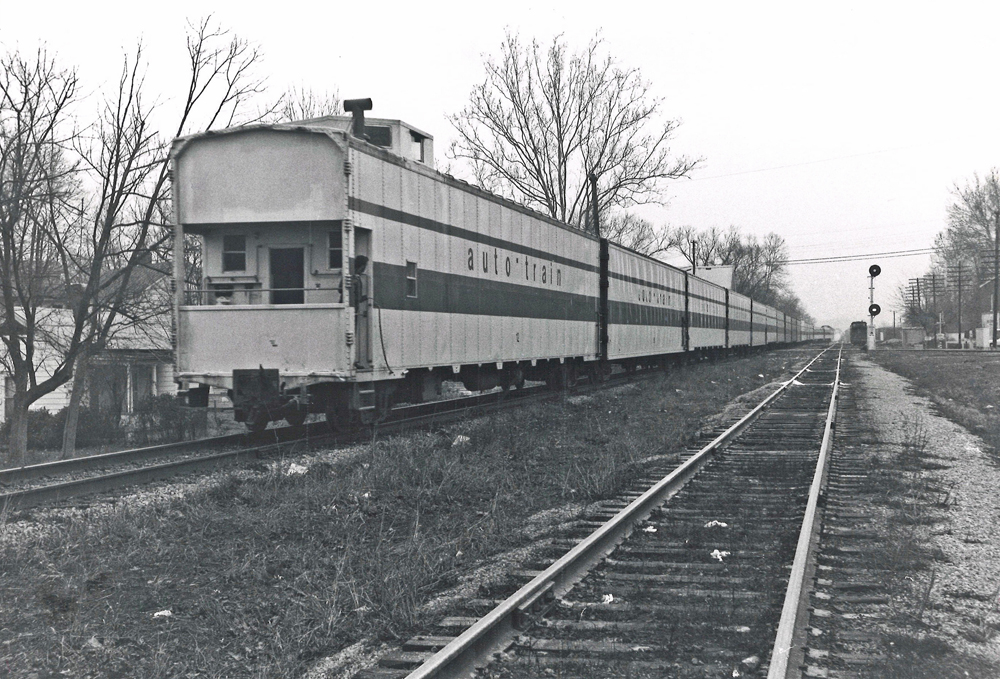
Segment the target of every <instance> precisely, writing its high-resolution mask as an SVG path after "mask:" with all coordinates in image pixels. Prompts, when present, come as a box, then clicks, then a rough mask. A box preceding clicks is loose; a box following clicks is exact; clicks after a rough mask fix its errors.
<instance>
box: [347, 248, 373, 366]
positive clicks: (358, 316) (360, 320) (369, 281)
mask: <svg viewBox="0 0 1000 679" xmlns="http://www.w3.org/2000/svg"><path fill="white" fill-rule="evenodd" d="M371 248H372V232H371V231H369V230H368V229H361V228H357V229H355V230H354V260H353V261H352V262H351V264H352V271H353V273H354V276H355V277H356V280H355V281H353V285H352V287H353V295H352V299H351V305H352V306H353V307H354V330H355V332H354V336H355V337H356V338H357V342H358V346H357V352H358V353H357V358H356V360H355V367H356V368H358V369H360V370H371V368H372V352H371V347H372V340H371V337H372V333H371V327H372V308H373V306H374V299H375V276H374V273H375V271H374V262H372V261H371V258H372V252H371ZM362 257H363V258H364V259H361V258H362ZM360 262H365V265H364V268H363V269H362V267H361V266H360Z"/></svg>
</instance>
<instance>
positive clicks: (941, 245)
mask: <svg viewBox="0 0 1000 679" xmlns="http://www.w3.org/2000/svg"><path fill="white" fill-rule="evenodd" d="M952 195H953V196H954V202H953V203H952V204H951V205H950V206H948V227H947V229H946V230H945V232H944V234H943V236H940V237H939V238H938V239H937V240H936V241H935V250H936V253H935V254H936V256H937V259H938V260H939V263H943V264H945V265H946V266H948V267H949V268H952V269H953V268H955V267H957V265H958V263H960V262H961V263H965V264H967V265H968V266H970V267H971V268H974V270H975V272H976V278H977V280H979V281H981V282H982V283H983V284H984V285H985V284H987V283H990V284H991V285H989V286H988V287H989V288H990V289H992V291H993V294H992V299H994V300H996V299H1000V276H998V275H997V269H998V267H1000V170H998V169H997V168H993V169H991V170H990V171H989V172H988V173H987V174H986V176H984V177H980V176H979V175H978V174H974V175H973V176H972V180H971V181H968V182H966V184H965V186H958V185H956V186H955V187H954V189H953V190H952ZM979 290H980V288H979V287H978V286H977V287H976V288H974V291H973V299H972V301H973V302H974V304H976V306H977V307H978V308H980V309H986V310H987V311H990V310H993V312H994V313H993V323H992V325H993V327H992V334H991V338H992V339H991V342H992V343H995V342H996V341H997V334H998V329H997V324H998V320H997V314H996V309H995V307H996V304H990V296H988V295H987V294H983V293H979ZM977 293H978V294H977ZM963 306H965V305H964V304H963Z"/></svg>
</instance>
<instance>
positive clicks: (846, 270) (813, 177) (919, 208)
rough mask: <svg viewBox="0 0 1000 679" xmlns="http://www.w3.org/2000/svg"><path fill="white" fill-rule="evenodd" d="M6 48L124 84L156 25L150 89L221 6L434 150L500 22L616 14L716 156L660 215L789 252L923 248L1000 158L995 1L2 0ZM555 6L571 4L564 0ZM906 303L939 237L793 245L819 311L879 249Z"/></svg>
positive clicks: (667, 106)
mask: <svg viewBox="0 0 1000 679" xmlns="http://www.w3.org/2000/svg"><path fill="white" fill-rule="evenodd" d="M4 4H5V6H4V7H3V9H2V19H0V43H2V46H3V47H4V48H5V49H12V48H15V47H20V48H21V49H29V50H33V49H35V48H36V47H37V46H38V44H39V43H45V44H47V46H48V48H49V50H50V52H54V53H55V55H56V56H57V57H58V59H59V60H60V61H61V62H62V63H64V64H66V65H76V66H77V67H78V68H79V69H80V74H81V76H82V77H83V80H84V84H85V86H86V87H87V88H88V90H89V91H96V90H98V89H99V88H100V87H101V86H102V85H107V84H113V82H114V80H115V78H116V76H117V73H118V71H119V69H120V64H121V59H122V55H123V54H124V52H125V51H131V50H133V49H134V47H135V44H136V42H137V41H138V40H139V39H140V38H141V39H142V40H143V42H144V44H145V46H146V53H147V56H148V57H149V58H150V62H151V63H150V66H149V70H148V74H147V81H148V84H149V86H150V88H151V91H153V92H155V93H157V95H158V96H159V98H160V99H161V100H162V101H163V102H164V103H165V104H166V105H169V103H170V102H172V101H176V100H177V99H178V98H179V97H180V94H181V92H180V90H182V89H183V87H184V80H183V79H184V76H185V71H184V69H185V63H184V61H185V57H186V55H185V53H184V49H185V48H184V30H185V23H186V20H187V19H191V20H193V21H197V20H198V19H199V18H200V17H202V16H204V15H205V14H206V13H208V12H212V13H214V16H215V18H216V19H217V20H218V21H219V22H220V23H221V24H222V25H224V26H226V27H229V28H231V29H233V30H234V31H235V32H236V33H237V34H239V35H240V36H241V37H244V38H246V39H248V40H250V41H252V42H255V43H257V44H258V45H259V46H260V48H261V49H262V51H263V53H264V55H265V61H264V63H263V71H264V73H265V74H266V75H267V76H268V78H269V85H270V87H271V88H272V89H273V91H274V93H275V94H278V93H280V92H282V91H284V90H286V89H287V88H288V87H291V86H297V87H305V88H313V89H315V90H323V89H330V90H336V91H337V92H339V94H340V95H341V97H344V98H354V97H371V98H372V99H373V100H374V104H375V107H374V110H373V111H372V113H371V115H374V116H379V117H387V118H401V119H403V120H406V121H407V122H410V123H411V124H413V125H415V126H416V127H418V128H421V129H423V130H425V131H427V132H429V133H430V134H432V135H434V137H435V145H436V149H437V156H438V161H439V162H441V161H443V152H444V149H445V148H446V147H447V145H448V142H449V140H450V139H451V138H452V136H453V133H452V130H451V127H450V125H449V123H448V122H447V120H446V119H445V116H446V115H447V114H449V113H454V112H457V111H459V110H460V109H461V108H462V106H463V105H464V103H465V101H466V100H467V98H468V94H469V92H470V90H471V89H472V88H473V86H474V85H476V84H477V83H479V82H481V81H482V78H483V69H482V61H483V55H484V54H496V53H497V52H498V50H499V45H500V43H501V41H502V39H503V35H504V31H505V29H507V28H509V29H511V30H513V31H516V32H519V33H520V34H521V35H522V37H524V38H531V37H537V38H539V39H540V40H542V41H547V40H550V39H551V38H552V36H553V35H555V34H557V33H564V34H565V36H566V38H567V40H568V42H570V44H571V45H583V44H585V43H586V41H587V40H588V39H589V38H590V37H591V36H592V35H593V34H594V32H595V31H597V30H600V31H601V35H602V36H603V38H604V40H605V43H606V46H607V49H608V50H609V51H610V53H611V54H613V55H615V56H616V58H617V59H618V60H619V62H620V63H621V64H622V65H623V66H629V67H631V66H635V67H639V68H640V69H641V71H642V73H643V75H644V76H645V78H646V79H647V80H649V81H650V82H651V84H652V89H653V92H654V93H655V94H657V95H658V96H661V97H662V98H663V99H664V106H663V109H664V111H665V112H666V114H667V115H668V116H669V117H671V118H679V119H681V120H682V121H683V124H682V126H681V127H680V128H679V130H678V132H677V135H676V137H675V139H674V141H673V144H672V148H673V149H674V150H675V151H677V152H679V153H684V154H687V155H692V156H701V157H704V158H705V162H704V164H703V165H702V166H701V167H700V168H699V169H698V170H697V171H696V172H695V173H694V174H693V178H692V179H691V180H689V181H688V180H680V181H678V182H674V183H672V184H671V185H670V186H669V189H668V194H669V205H667V206H666V207H662V208H660V207H657V208H647V209H645V210H643V213H642V214H643V215H644V216H646V217H648V218H650V219H652V220H653V221H654V222H656V223H660V224H670V225H691V226H694V227H696V228H699V229H707V228H710V227H713V226H716V227H722V228H726V227H729V226H730V225H735V226H738V227H740V228H741V229H743V230H745V231H747V232H752V233H755V234H759V235H764V234H766V233H768V232H770V231H774V232H776V233H778V234H780V235H781V236H782V237H784V239H785V241H786V242H787V243H788V245H789V252H790V256H791V258H792V259H793V260H796V259H808V258H814V257H822V256H828V255H853V254H867V253H877V252H891V251H899V250H912V249H916V248H927V247H930V246H931V245H932V243H933V239H934V236H935V234H937V233H938V232H940V231H941V230H942V229H943V228H944V226H945V220H946V209H947V206H948V204H949V202H950V200H951V195H950V191H951V188H952V187H953V186H954V184H955V183H963V184H964V182H965V181H966V180H967V179H968V178H970V177H971V176H972V174H973V173H974V172H979V173H983V172H986V171H988V170H989V169H990V168H991V167H993V166H1000V126H998V120H1000V116H998V111H1000V106H998V104H1000V84H998V82H997V81H998V74H1000V69H998V67H997V65H998V57H1000V55H998V52H997V38H996V27H997V26H998V25H1000V22H998V19H1000V3H994V2H985V1H983V2H970V3H956V2H949V3H948V4H947V6H945V4H944V3H940V4H939V5H937V8H936V9H935V8H934V7H932V6H929V3H912V2H906V3H904V2H883V3H878V2H837V3H827V4H823V5H821V4H819V3H802V2H796V3H774V2H753V3H749V2H738V3H736V2H734V3H720V2H712V3H706V2H690V1H688V2H664V1H661V2H655V3H653V2H651V3H642V2H630V3H606V2H602V3H593V4H592V5H590V6H587V4H586V3H580V2H566V3H560V4H559V5H555V3H551V4H544V5H543V4H538V3H532V2H523V1H521V0H506V1H505V2H498V3H490V4H489V8H488V9H482V8H483V7H485V6H486V5H485V4H478V3H469V2H440V3H436V2H433V1H429V2H424V3H405V4H403V3H393V2H385V3H357V2H327V3H305V4H300V3H293V4H289V5H283V4H280V3H268V4H266V5H263V4H257V5H254V4H252V3H247V2H228V1H226V2H223V1H214V2H213V1H212V0H205V1H202V2H192V1H189V0H178V1H175V2H172V3H166V4H164V3H121V6H119V5H118V3H102V2H90V3H80V2H73V3H64V2H58V1H57V2H49V3H44V4H39V5H31V4H29V3H17V4H15V5H13V6H11V3H4ZM553 6H555V7H554V8H553ZM875 262H877V263H879V264H880V265H881V266H882V269H883V272H884V273H883V275H882V276H881V277H880V278H878V279H877V281H876V301H878V302H881V303H882V306H883V308H884V309H886V310H887V311H886V313H884V314H883V316H881V317H880V318H879V320H880V321H881V322H882V323H884V324H886V325H891V323H892V314H891V313H890V312H891V309H892V307H893V306H894V300H895V293H894V289H895V288H896V287H898V286H899V285H900V284H901V283H905V282H906V280H907V279H908V278H913V277H916V276H918V275H921V274H922V273H924V272H925V271H926V269H927V267H928V266H929V263H930V259H929V257H927V256H920V257H904V258H887V257H881V258H872V259H870V260H867V259H866V260H863V261H856V262H849V263H839V264H804V265H794V266H792V267H791V271H792V282H793V285H794V289H795V291H796V293H797V294H798V295H799V296H800V297H801V298H802V300H803V302H804V303H805V305H806V307H807V309H808V310H809V311H810V313H812V314H813V316H815V317H816V319H817V321H819V322H820V323H829V324H831V325H834V326H836V327H839V328H844V327H846V326H847V325H848V324H849V323H850V322H851V321H852V320H858V319H861V318H863V317H864V316H865V314H866V311H865V310H866V308H867V306H868V281H867V270H868V266H869V264H870V263H875Z"/></svg>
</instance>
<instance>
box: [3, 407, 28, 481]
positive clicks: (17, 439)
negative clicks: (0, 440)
mask: <svg viewBox="0 0 1000 679" xmlns="http://www.w3.org/2000/svg"><path fill="white" fill-rule="evenodd" d="M27 452H28V403H27V399H25V395H24V394H23V393H17V392H15V393H14V407H13V408H11V413H10V439H9V440H8V441H7V461H8V462H9V464H10V466H11V467H19V466H21V465H23V464H24V460H25V456H26V455H27Z"/></svg>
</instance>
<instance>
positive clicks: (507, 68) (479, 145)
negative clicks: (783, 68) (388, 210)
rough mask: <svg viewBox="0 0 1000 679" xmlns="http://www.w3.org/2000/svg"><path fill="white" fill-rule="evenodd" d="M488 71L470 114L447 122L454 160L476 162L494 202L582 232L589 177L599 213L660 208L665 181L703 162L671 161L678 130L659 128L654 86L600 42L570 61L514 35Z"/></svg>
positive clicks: (560, 46)
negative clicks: (497, 198) (454, 135)
mask: <svg viewBox="0 0 1000 679" xmlns="http://www.w3.org/2000/svg"><path fill="white" fill-rule="evenodd" d="M485 67H486V80H485V81H484V82H483V83H482V84H480V85H477V86H476V87H475V88H474V89H473V90H472V93H471V95H470V97H469V103H468V105H467V106H466V107H465V108H464V109H463V110H462V111H460V112H459V113H457V114H455V115H452V116H449V120H450V121H451V123H452V125H454V127H455V129H456V131H457V132H458V139H457V140H456V141H455V142H454V143H453V144H452V145H451V147H450V149H449V152H448V155H449V157H450V158H452V159H459V158H461V159H465V160H467V161H468V162H469V163H471V165H472V171H473V173H474V175H475V179H476V181H477V182H478V183H479V184H481V185H482V186H484V187H485V188H487V189H489V190H491V191H493V192H495V193H499V194H501V195H504V196H507V197H509V198H511V199H514V200H518V201H521V202H523V203H524V204H526V205H528V206H529V207H532V208H535V209H537V210H539V211H541V212H544V213H546V214H548V215H550V216H552V217H554V218H556V219H558V220H560V221H563V222H566V223H569V224H574V225H577V226H583V224H584V219H585V217H584V214H585V213H586V212H587V205H588V202H589V198H588V185H587V175H588V174H590V173H593V174H596V175H597V176H598V177H599V182H598V204H599V209H600V212H601V213H602V214H603V215H609V214H611V213H612V212H613V211H618V210H622V209H627V208H629V207H632V206H635V205H638V204H644V203H661V202H662V201H663V189H664V186H663V185H664V182H665V181H666V180H669V179H677V178H679V177H684V176H687V175H688V173H689V172H690V171H691V170H692V169H693V168H694V167H695V166H696V165H697V163H698V162H699V161H698V160H693V159H690V158H687V157H684V156H679V157H674V156H673V155H672V154H671V153H670V148H669V141H670V139H671V137H672V136H673V134H674V131H675V130H676V129H677V126H678V125H679V124H680V123H679V121H677V120H663V119H661V116H660V108H661V103H662V101H661V100H660V99H659V98H657V97H654V96H653V95H652V94H651V93H650V86H649V83H647V82H646V81H645V80H643V78H642V75H641V73H640V72H639V70H638V69H636V68H622V67H620V66H619V65H618V64H617V63H616V61H615V60H614V59H613V58H612V57H610V56H606V55H603V44H602V41H601V40H600V38H598V37H594V38H593V39H592V40H591V41H590V42H589V43H588V44H587V46H586V47H584V49H583V50H582V51H581V52H579V53H575V54H571V53H570V51H569V48H568V47H567V45H566V42H565V40H564V39H563V37H562V36H561V35H560V36H556V37H555V38H553V40H552V41H551V43H550V44H549V45H548V46H547V47H542V46H541V45H540V44H539V43H538V42H537V41H532V42H531V44H530V45H525V44H523V43H522V42H521V40H520V38H519V37H518V36H517V35H514V34H511V33H508V34H507V36H506V38H505V40H504V42H503V44H502V45H501V48H500V56H499V58H497V59H494V58H489V57H488V58H487V59H486V63H485ZM606 219H607V217H605V220H606ZM602 221H603V220H602Z"/></svg>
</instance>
